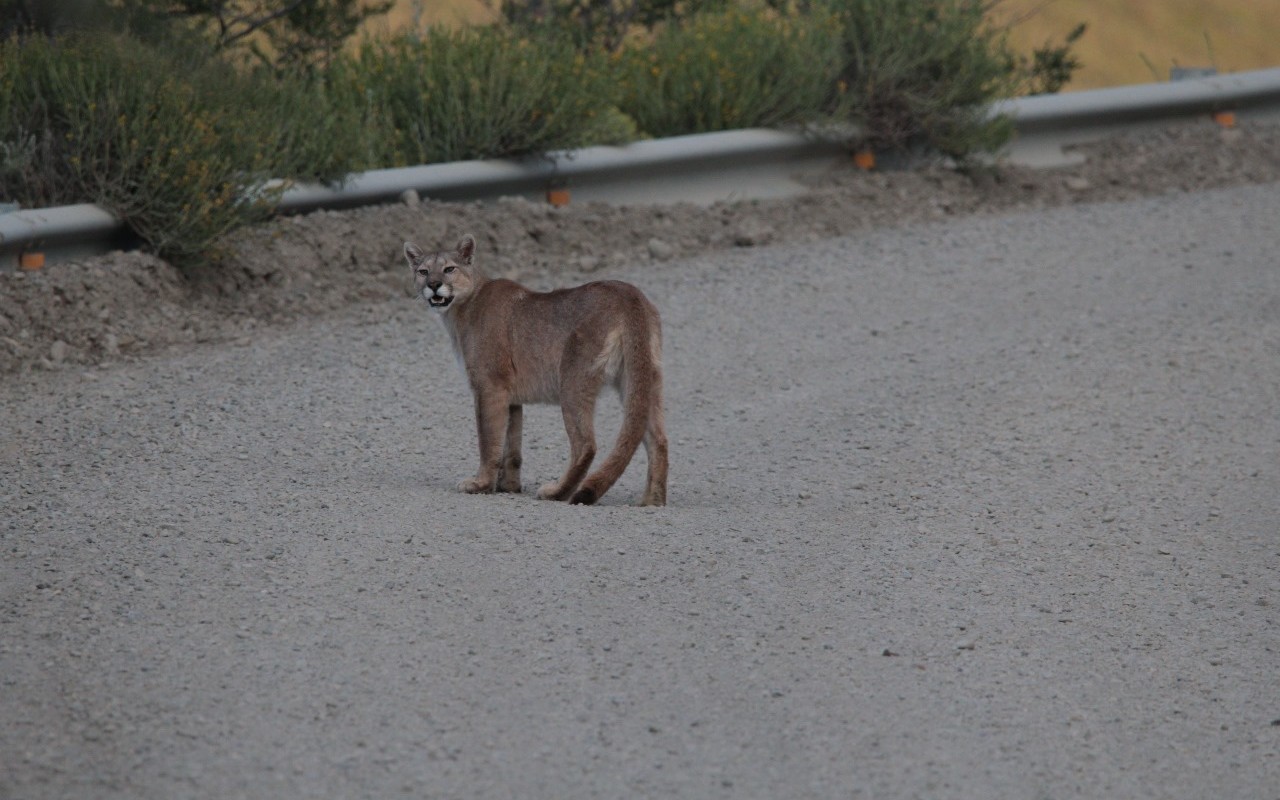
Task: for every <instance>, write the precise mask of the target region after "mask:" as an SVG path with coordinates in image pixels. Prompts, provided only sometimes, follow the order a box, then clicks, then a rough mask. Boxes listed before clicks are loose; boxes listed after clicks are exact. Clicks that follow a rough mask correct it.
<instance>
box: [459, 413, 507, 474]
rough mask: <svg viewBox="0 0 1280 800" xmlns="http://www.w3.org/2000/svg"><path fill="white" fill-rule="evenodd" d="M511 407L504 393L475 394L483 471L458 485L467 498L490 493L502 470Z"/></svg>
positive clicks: (480, 468)
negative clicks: (504, 440)
mask: <svg viewBox="0 0 1280 800" xmlns="http://www.w3.org/2000/svg"><path fill="white" fill-rule="evenodd" d="M510 411H511V406H510V405H509V404H508V402H507V396H506V394H505V393H503V392H495V391H484V392H482V391H480V390H476V434H477V438H478V439H479V440H480V467H479V469H477V470H476V476H475V477H474V478H468V479H467V480H465V481H463V482H462V483H460V484H458V488H459V489H461V490H462V491H464V492H467V493H468V494H477V493H479V492H491V491H493V488H494V486H495V485H496V483H497V478H498V470H499V469H500V468H501V466H502V444H503V439H504V438H505V437H506V435H507V422H508V417H509V416H510Z"/></svg>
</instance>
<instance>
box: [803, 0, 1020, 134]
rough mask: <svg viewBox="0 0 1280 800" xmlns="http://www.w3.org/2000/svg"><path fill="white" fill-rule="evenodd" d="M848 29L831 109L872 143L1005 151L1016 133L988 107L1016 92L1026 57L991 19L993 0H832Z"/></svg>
mask: <svg viewBox="0 0 1280 800" xmlns="http://www.w3.org/2000/svg"><path fill="white" fill-rule="evenodd" d="M823 2H824V3H825V5H826V7H827V8H828V9H829V11H830V12H831V13H832V14H834V15H835V16H836V17H837V18H838V19H839V20H840V25H841V29H842V31H843V39H844V43H843V48H844V60H845V62H844V69H843V71H842V74H841V76H840V80H841V83H840V84H839V87H840V90H841V91H839V92H837V93H836V95H835V96H834V97H833V98H832V101H831V106H830V108H831V111H832V112H833V114H835V115H836V116H838V117H845V118H851V119H852V120H854V121H856V122H858V123H859V124H860V125H861V127H862V129H863V137H864V141H863V144H867V145H871V146H874V147H880V148H901V147H905V146H908V145H910V144H913V143H925V144H928V145H930V146H932V147H934V148H936V149H938V150H940V151H942V152H944V153H947V154H949V155H953V156H965V155H968V154H970V153H972V152H974V151H977V150H988V151H990V150H995V149H998V148H999V147H1000V146H1001V145H1003V144H1004V143H1005V142H1006V141H1007V140H1008V138H1009V136H1010V135H1011V133H1012V125H1011V124H1010V122H1009V121H1008V120H1004V119H993V118H990V117H989V116H988V114H987V110H986V107H987V105H988V104H989V103H991V102H992V101H993V100H996V99H997V98H1000V97H1005V96H1008V95H1010V94H1013V93H1014V90H1015V89H1016V87H1017V86H1018V83H1019V80H1020V77H1021V76H1020V73H1019V69H1018V62H1017V59H1016V57H1015V56H1014V54H1013V53H1012V51H1011V50H1010V49H1009V47H1008V44H1007V42H1006V40H1005V37H1004V33H1003V32H1002V31H1001V30H998V29H996V28H994V27H992V26H990V25H989V24H988V22H987V19H986V11H987V8H988V5H989V3H988V0H823Z"/></svg>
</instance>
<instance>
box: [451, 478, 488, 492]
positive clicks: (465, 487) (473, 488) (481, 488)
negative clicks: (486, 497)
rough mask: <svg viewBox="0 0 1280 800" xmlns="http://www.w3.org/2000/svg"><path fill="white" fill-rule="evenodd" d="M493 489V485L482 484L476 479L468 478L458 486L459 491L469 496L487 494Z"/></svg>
mask: <svg viewBox="0 0 1280 800" xmlns="http://www.w3.org/2000/svg"><path fill="white" fill-rule="evenodd" d="M492 488H493V484H492V483H481V482H480V481H478V480H476V479H475V478H467V479H466V480H465V481H463V482H462V483H459V484H458V491H460V492H466V493H467V494H480V493H482V492H487V491H489V490H490V489H492Z"/></svg>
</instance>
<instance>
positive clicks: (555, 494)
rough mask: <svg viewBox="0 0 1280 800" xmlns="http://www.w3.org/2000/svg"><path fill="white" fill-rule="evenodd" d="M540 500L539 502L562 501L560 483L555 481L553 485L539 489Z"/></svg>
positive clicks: (546, 485)
mask: <svg viewBox="0 0 1280 800" xmlns="http://www.w3.org/2000/svg"><path fill="white" fill-rule="evenodd" d="M538 499H539V500H559V499H560V482H559V481H553V482H552V483H546V484H543V485H542V487H541V488H539V489H538Z"/></svg>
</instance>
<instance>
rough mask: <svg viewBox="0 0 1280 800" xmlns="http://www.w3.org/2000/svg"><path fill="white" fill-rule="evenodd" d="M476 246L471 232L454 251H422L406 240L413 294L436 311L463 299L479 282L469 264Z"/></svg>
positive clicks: (405, 252)
mask: <svg viewBox="0 0 1280 800" xmlns="http://www.w3.org/2000/svg"><path fill="white" fill-rule="evenodd" d="M475 250H476V240H475V237H473V236H472V235H471V234H467V235H466V236H463V237H462V241H460V242H458V247H457V249H456V250H454V251H453V252H449V251H447V250H441V251H440V252H438V253H425V252H423V250H422V248H420V247H418V246H417V245H416V244H414V243H413V242H405V243H404V257H405V259H407V260H408V262H409V269H411V270H413V289H414V294H416V295H417V296H418V297H421V298H422V299H423V300H426V301H427V305H429V306H431V307H432V308H434V309H436V310H437V311H444V310H445V309H447V308H449V306H451V305H453V304H454V303H461V302H464V301H465V300H466V299H467V297H469V296H470V295H471V293H472V292H474V291H475V290H476V288H478V285H479V280H478V279H477V276H476V274H475V272H474V271H473V270H472V268H471V257H472V255H473V254H474V253H475Z"/></svg>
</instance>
